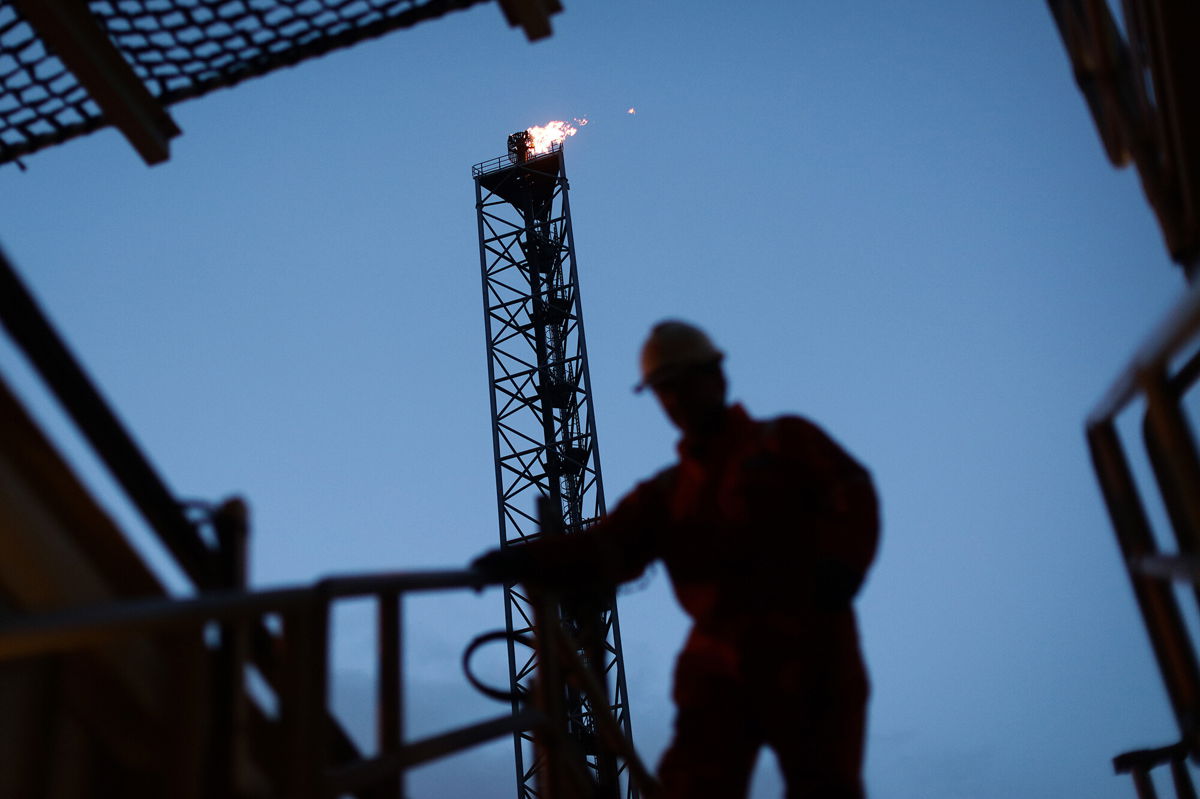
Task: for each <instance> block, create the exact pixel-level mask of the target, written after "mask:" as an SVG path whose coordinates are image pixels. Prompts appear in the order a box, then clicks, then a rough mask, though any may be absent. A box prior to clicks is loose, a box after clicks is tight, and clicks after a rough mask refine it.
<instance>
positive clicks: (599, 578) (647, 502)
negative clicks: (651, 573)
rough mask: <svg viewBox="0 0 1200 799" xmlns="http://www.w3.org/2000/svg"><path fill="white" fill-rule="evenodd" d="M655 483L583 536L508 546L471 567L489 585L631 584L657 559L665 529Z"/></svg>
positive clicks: (636, 492)
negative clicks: (496, 582) (490, 582)
mask: <svg viewBox="0 0 1200 799" xmlns="http://www.w3.org/2000/svg"><path fill="white" fill-rule="evenodd" d="M660 482H661V480H657V479H656V480H650V481H647V482H646V483H643V484H641V485H639V486H638V487H637V488H635V489H634V490H633V492H631V493H630V494H629V495H628V496H627V497H625V498H624V499H623V500H621V502H620V503H619V504H618V505H617V507H616V508H615V509H614V510H613V511H612V512H611V513H609V514H608V515H607V516H605V517H604V518H602V519H600V520H599V521H598V522H597V523H596V524H594V525H592V526H591V527H589V528H588V529H586V530H583V531H581V532H577V533H570V534H567V535H564V536H561V537H558V538H554V539H546V538H542V539H539V540H536V541H532V542H530V543H528V544H510V545H508V546H505V547H502V548H500V549H496V550H492V551H491V552H488V553H486V554H485V555H483V556H482V557H480V558H478V559H477V560H476V561H475V562H474V563H473V564H472V566H473V567H474V568H475V569H477V570H479V571H480V572H482V573H483V574H485V575H486V576H488V577H489V578H491V579H499V580H505V581H511V582H524V581H532V582H536V583H541V584H544V585H551V586H555V587H557V588H570V589H576V588H578V589H584V590H596V589H605V588H612V587H614V586H616V585H618V584H619V583H623V582H626V581H628V580H632V579H634V578H635V577H637V576H638V575H640V574H641V573H642V572H643V571H644V570H645V569H646V566H648V565H649V564H650V562H651V561H652V560H654V558H655V557H657V556H658V547H657V540H658V535H659V531H660V530H661V528H662V525H663V524H665V523H666V511H665V507H666V506H665V503H664V502H662V500H661V498H660V497H659V494H660V493H661V489H660V488H659V486H658V485H657V484H658V483H660Z"/></svg>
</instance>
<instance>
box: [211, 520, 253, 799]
mask: <svg viewBox="0 0 1200 799" xmlns="http://www.w3.org/2000/svg"><path fill="white" fill-rule="evenodd" d="M210 520H211V523H212V527H213V531H214V533H215V534H216V538H217V554H218V559H217V568H218V575H217V580H218V585H219V586H220V587H221V588H225V589H229V590H235V591H244V590H245V589H246V575H247V571H248V568H247V566H248V564H247V560H248V557H247V543H248V538H249V513H248V510H247V508H246V503H245V502H244V501H243V500H242V499H240V498H237V497H234V498H232V499H229V500H226V501H225V502H223V503H222V504H221V505H220V506H219V507H217V508H216V509H215V510H214V511H212V513H211V516H210ZM249 654H250V631H249V628H248V626H247V624H246V622H245V621H244V620H236V621H227V622H224V623H222V624H221V626H220V641H219V644H218V647H217V651H216V654H215V657H214V667H213V699H214V701H213V725H212V730H211V731H210V739H209V740H210V745H209V753H210V754H209V763H210V766H209V769H208V775H207V781H208V795H209V796H211V797H213V799H221V798H222V797H227V796H235V795H237V794H238V792H239V790H240V788H241V778H242V774H243V773H244V772H245V766H246V763H247V762H248V760H249V757H250V753H249V744H248V741H247V740H246V735H247V724H248V718H247V708H246V690H245V671H246V662H247V660H248V659H249Z"/></svg>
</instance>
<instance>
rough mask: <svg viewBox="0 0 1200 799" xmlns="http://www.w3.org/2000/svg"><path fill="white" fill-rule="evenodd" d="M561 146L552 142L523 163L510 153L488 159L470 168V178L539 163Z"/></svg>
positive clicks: (561, 144)
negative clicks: (541, 151) (546, 148)
mask: <svg viewBox="0 0 1200 799" xmlns="http://www.w3.org/2000/svg"><path fill="white" fill-rule="evenodd" d="M562 146H563V143H562V142H560V141H556V142H552V143H551V144H550V149H549V150H547V151H546V152H544V153H538V154H537V155H532V156H529V157H527V158H526V159H525V160H524V161H519V160H517V158H516V157H515V156H514V155H513V154H512V153H505V154H504V155H498V156H496V157H495V158H489V159H488V160H486V161H480V162H479V163H478V164H475V165H474V166H473V167H471V177H473V178H478V177H482V176H483V175H487V174H490V173H492V172H499V171H500V170H502V169H508V168H509V167H514V166H519V165H521V164H531V163H533V162H534V161H539V160H541V159H542V158H546V157H547V156H551V155H554V154H555V153H557V152H558V151H559V150H561V149H562Z"/></svg>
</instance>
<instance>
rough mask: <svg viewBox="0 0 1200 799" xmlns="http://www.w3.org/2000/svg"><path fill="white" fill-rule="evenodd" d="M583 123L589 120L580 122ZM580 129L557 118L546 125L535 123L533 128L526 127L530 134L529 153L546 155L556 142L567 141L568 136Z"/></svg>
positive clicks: (531, 154)
mask: <svg viewBox="0 0 1200 799" xmlns="http://www.w3.org/2000/svg"><path fill="white" fill-rule="evenodd" d="M580 124H581V125H586V124H587V121H586V120H583V121H581V122H580ZM578 130H579V129H578V128H576V127H575V126H574V125H572V124H571V123H569V122H563V121H562V120H559V119H556V120H554V121H553V122H547V123H546V124H545V125H534V126H533V127H532V128H526V129H525V132H526V133H528V134H529V155H530V156H531V157H532V156H535V155H545V154H546V153H548V152H550V150H551V148H552V147H554V145H555V144H561V143H562V142H564V141H566V139H567V137H568V136H574V135H575V133H576V132H577V131H578Z"/></svg>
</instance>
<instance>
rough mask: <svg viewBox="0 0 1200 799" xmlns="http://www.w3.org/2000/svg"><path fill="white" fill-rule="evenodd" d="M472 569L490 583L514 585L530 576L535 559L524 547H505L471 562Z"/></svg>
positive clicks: (486, 553)
mask: <svg viewBox="0 0 1200 799" xmlns="http://www.w3.org/2000/svg"><path fill="white" fill-rule="evenodd" d="M471 568H472V569H474V570H475V571H476V572H478V573H479V575H480V576H481V577H482V578H484V579H485V580H487V581H488V582H503V583H513V582H518V581H520V580H522V579H524V578H525V577H526V576H528V574H529V573H530V571H531V570H532V568H533V559H532V558H530V557H529V553H528V552H526V551H525V548H524V547H504V548H503V549H493V550H492V551H490V552H485V553H484V554H483V555H480V556H479V557H478V558H476V559H475V560H473V561H471Z"/></svg>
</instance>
